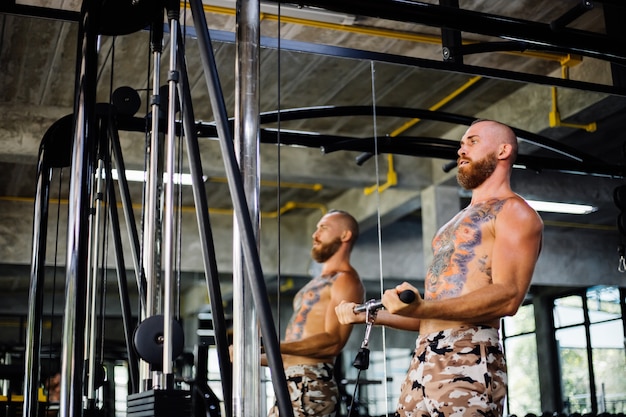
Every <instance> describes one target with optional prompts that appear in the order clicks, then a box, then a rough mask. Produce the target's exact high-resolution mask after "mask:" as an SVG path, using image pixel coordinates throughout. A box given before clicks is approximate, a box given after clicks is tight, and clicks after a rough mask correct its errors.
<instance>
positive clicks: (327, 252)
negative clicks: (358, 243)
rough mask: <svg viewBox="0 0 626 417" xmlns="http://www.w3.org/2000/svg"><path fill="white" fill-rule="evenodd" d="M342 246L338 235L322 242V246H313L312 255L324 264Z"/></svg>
mask: <svg viewBox="0 0 626 417" xmlns="http://www.w3.org/2000/svg"><path fill="white" fill-rule="evenodd" d="M340 246H341V239H340V238H338V237H337V238H335V239H334V240H332V241H330V242H328V243H321V244H320V246H313V248H311V257H312V258H313V259H314V260H315V261H316V262H319V263H321V264H322V263H324V262H326V261H327V260H329V259H330V257H331V256H333V255H334V254H335V253H337V251H338V250H339V247H340Z"/></svg>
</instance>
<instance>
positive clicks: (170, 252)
mask: <svg viewBox="0 0 626 417" xmlns="http://www.w3.org/2000/svg"><path fill="white" fill-rule="evenodd" d="M168 18H169V23H170V61H169V76H168V87H169V89H168V91H169V101H168V104H169V105H168V109H167V116H168V125H167V141H166V149H165V151H166V155H165V170H166V172H167V183H166V184H165V205H164V207H163V227H164V232H163V244H164V247H163V267H164V271H163V279H164V287H165V288H164V289H165V294H164V306H163V307H164V309H163V317H164V318H165V320H164V321H163V374H164V376H165V388H166V389H167V388H172V387H171V386H170V384H172V383H173V375H172V368H173V366H172V356H173V355H172V350H173V341H172V319H173V318H174V296H173V292H174V277H173V275H174V232H173V229H174V227H173V223H174V187H175V185H174V169H175V162H176V142H175V140H176V90H177V87H178V72H177V65H178V61H177V53H178V47H177V45H178V4H176V6H175V7H172V8H171V9H168Z"/></svg>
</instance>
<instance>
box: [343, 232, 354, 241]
mask: <svg viewBox="0 0 626 417" xmlns="http://www.w3.org/2000/svg"><path fill="white" fill-rule="evenodd" d="M350 239H352V232H351V231H350V230H344V231H343V233H341V241H342V242H348V241H350Z"/></svg>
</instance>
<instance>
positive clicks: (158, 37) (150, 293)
mask: <svg viewBox="0 0 626 417" xmlns="http://www.w3.org/2000/svg"><path fill="white" fill-rule="evenodd" d="M162 12H163V11H162V10H161V14H160V17H161V19H160V20H159V19H155V21H154V22H153V24H152V39H151V40H150V43H151V49H152V95H151V97H150V104H151V110H152V120H151V122H152V124H151V131H150V142H149V145H148V146H149V149H148V150H147V154H148V162H147V168H146V169H147V177H146V183H145V184H146V185H145V186H146V192H145V202H144V209H143V210H144V214H143V217H144V225H143V241H142V244H143V246H142V261H143V265H142V267H143V270H144V273H145V277H146V302H145V310H144V311H142V312H141V313H142V316H141V317H140V321H141V320H144V319H146V318H148V317H151V316H153V315H154V314H155V313H156V307H155V299H156V291H155V289H156V277H157V276H158V272H160V271H157V270H156V266H157V263H156V261H155V258H156V256H155V255H156V252H157V216H158V213H159V211H158V204H157V203H158V192H159V184H160V182H161V179H160V178H159V174H160V172H161V170H160V169H159V137H160V132H159V120H160V111H161V96H160V83H161V77H160V72H161V53H162V50H163V45H162V43H163V14H162ZM156 16H159V14H156ZM139 374H140V380H141V381H142V384H141V387H140V390H141V391H144V390H145V389H150V388H152V387H151V386H149V385H148V384H149V383H150V382H149V381H150V367H149V364H148V363H146V362H145V361H143V360H142V361H141V362H140V367H139Z"/></svg>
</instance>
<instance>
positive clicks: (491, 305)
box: [336, 120, 543, 417]
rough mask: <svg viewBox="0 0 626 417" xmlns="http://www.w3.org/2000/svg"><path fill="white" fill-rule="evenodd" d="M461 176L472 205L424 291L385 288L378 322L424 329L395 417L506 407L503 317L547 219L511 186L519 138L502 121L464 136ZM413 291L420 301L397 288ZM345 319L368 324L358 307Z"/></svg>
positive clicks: (456, 222)
mask: <svg viewBox="0 0 626 417" xmlns="http://www.w3.org/2000/svg"><path fill="white" fill-rule="evenodd" d="M458 155H459V157H458V160H457V164H458V174H457V180H458V182H459V184H460V185H461V186H463V187H464V188H466V189H469V190H472V199H471V202H470V204H469V206H468V207H466V208H465V209H464V210H462V211H461V212H460V213H458V214H457V215H456V216H454V217H453V218H452V219H451V220H450V221H449V222H448V223H447V224H445V225H444V226H443V227H442V228H441V229H439V231H438V232H437V234H436V235H435V237H434V239H433V241H432V246H433V252H434V258H433V262H432V264H431V265H430V267H429V268H428V271H427V273H426V279H425V288H424V296H423V298H422V297H420V295H419V292H418V290H417V289H416V288H415V287H414V286H412V285H410V284H408V283H406V282H405V283H403V284H400V285H398V286H397V287H396V288H394V289H390V290H387V291H385V293H384V295H383V298H382V302H383V305H384V306H385V310H382V311H380V312H379V313H378V315H377V317H376V323H378V324H382V325H387V326H391V327H395V328H399V329H405V330H416V331H419V336H418V338H417V341H416V350H415V352H414V356H413V359H412V361H411V365H410V368H409V371H408V373H407V376H406V379H405V381H404V383H403V384H402V388H401V393H400V398H399V401H398V408H397V410H396V414H395V415H396V416H402V417H422V416H439V417H444V416H446V417H447V416H463V417H466V416H482V417H484V416H488V417H497V416H501V415H502V413H503V410H502V409H503V406H504V397H505V392H506V377H507V374H506V364H505V362H504V355H503V353H502V348H501V345H500V340H499V333H498V329H499V326H500V319H501V318H502V317H504V316H511V315H513V314H515V313H516V312H517V310H518V308H519V307H520V305H521V304H522V302H523V300H524V297H525V295H526V293H527V291H528V288H529V286H530V281H531V278H532V274H533V271H534V268H535V264H536V262H537V258H538V257H539V252H540V250H541V240H542V233H543V222H542V220H541V218H540V217H539V215H538V214H537V213H536V212H535V211H534V210H533V209H532V208H531V207H530V206H529V205H528V204H527V203H526V202H525V201H524V200H523V199H522V198H521V197H520V196H518V195H517V194H515V193H514V192H513V191H512V190H511V186H510V177H511V171H512V166H513V162H514V161H515V157H516V156H517V138H516V136H515V134H514V132H513V131H512V130H511V129H510V128H509V127H508V126H506V125H504V124H501V123H498V122H495V121H491V120H478V121H476V122H474V124H472V125H471V126H470V127H469V129H468V130H467V131H466V133H465V134H464V135H463V138H462V139H461V146H460V149H459V151H458ZM407 289H410V290H412V291H413V292H415V293H416V300H415V301H414V302H412V303H410V304H405V303H403V302H402V301H401V300H400V299H399V297H398V294H399V293H400V292H402V291H404V290H407ZM336 312H337V315H338V317H339V319H340V321H341V322H342V323H358V322H363V321H364V317H363V316H364V313H358V314H356V313H354V305H353V304H352V303H343V304H341V305H340V306H338V307H337V309H336Z"/></svg>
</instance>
